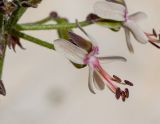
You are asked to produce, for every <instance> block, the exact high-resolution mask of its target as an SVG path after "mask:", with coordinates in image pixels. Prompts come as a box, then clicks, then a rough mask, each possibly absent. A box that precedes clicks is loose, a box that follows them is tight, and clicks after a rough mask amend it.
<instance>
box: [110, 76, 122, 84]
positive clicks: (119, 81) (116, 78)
mask: <svg viewBox="0 0 160 124" xmlns="http://www.w3.org/2000/svg"><path fill="white" fill-rule="evenodd" d="M112 80H113V81H116V82H118V83H121V82H122V80H121V79H120V78H119V77H118V76H116V75H113V78H112Z"/></svg>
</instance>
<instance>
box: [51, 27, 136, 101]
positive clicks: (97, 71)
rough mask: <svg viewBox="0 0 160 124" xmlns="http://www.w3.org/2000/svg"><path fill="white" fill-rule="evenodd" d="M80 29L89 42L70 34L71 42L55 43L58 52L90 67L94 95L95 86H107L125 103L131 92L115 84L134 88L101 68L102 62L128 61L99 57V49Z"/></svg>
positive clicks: (101, 88)
mask: <svg viewBox="0 0 160 124" xmlns="http://www.w3.org/2000/svg"><path fill="white" fill-rule="evenodd" d="M80 29H81V30H82V31H83V32H84V33H85V34H86V35H87V36H88V37H89V38H90V40H91V41H88V40H86V39H84V38H82V37H80V36H79V35H77V34H75V33H73V32H69V36H70V40H64V39H57V40H55V41H54V46H55V49H56V51H58V52H60V53H62V54H63V55H64V56H66V58H67V59H69V60H70V61H72V62H74V63H77V64H84V65H88V67H89V81H88V87H89V89H90V91H91V92H92V93H94V94H95V90H94V86H95V88H96V89H99V90H103V89H104V88H105V85H106V86H107V87H108V88H109V89H110V90H111V91H112V92H113V93H114V94H115V96H116V98H117V99H119V98H120V97H121V98H122V100H123V101H125V99H126V98H128V97H129V90H128V89H127V88H125V89H124V90H121V88H120V87H118V86H117V85H116V84H115V83H119V84H124V85H129V86H133V84H132V83H131V82H129V81H127V80H125V81H122V80H121V79H120V78H119V77H117V76H115V75H113V76H110V75H109V74H108V73H107V72H106V71H105V70H104V69H103V68H102V66H101V64H100V61H107V60H108V61H111V60H112V61H114V60H120V61H126V59H125V58H124V57H120V56H110V57H98V54H99V47H98V46H97V44H96V43H95V42H94V40H93V39H92V38H91V36H90V35H88V34H87V33H86V32H85V31H84V30H83V29H82V28H81V27H80Z"/></svg>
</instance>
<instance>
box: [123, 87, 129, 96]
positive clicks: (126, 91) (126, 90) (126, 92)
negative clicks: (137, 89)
mask: <svg viewBox="0 0 160 124" xmlns="http://www.w3.org/2000/svg"><path fill="white" fill-rule="evenodd" d="M124 92H125V96H126V98H128V97H129V90H128V89H127V88H126V89H125V90H124Z"/></svg>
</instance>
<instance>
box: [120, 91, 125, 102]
mask: <svg viewBox="0 0 160 124" xmlns="http://www.w3.org/2000/svg"><path fill="white" fill-rule="evenodd" d="M121 97H122V101H123V102H125V100H126V94H125V92H124V91H122V92H121Z"/></svg>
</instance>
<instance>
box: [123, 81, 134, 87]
mask: <svg viewBox="0 0 160 124" xmlns="http://www.w3.org/2000/svg"><path fill="white" fill-rule="evenodd" d="M124 82H125V84H127V85H129V86H133V83H132V82H130V81H128V80H124Z"/></svg>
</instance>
